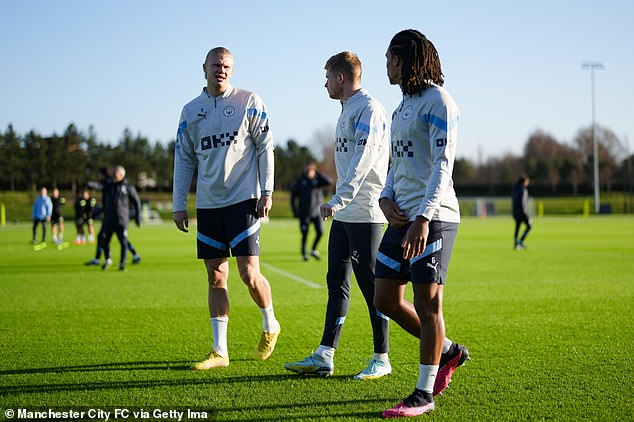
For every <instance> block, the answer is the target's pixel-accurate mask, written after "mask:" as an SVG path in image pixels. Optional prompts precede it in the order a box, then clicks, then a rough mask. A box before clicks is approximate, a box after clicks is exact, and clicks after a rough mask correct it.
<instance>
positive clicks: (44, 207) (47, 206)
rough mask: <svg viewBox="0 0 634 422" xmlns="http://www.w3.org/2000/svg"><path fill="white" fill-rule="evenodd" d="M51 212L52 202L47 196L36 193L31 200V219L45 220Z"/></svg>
mask: <svg viewBox="0 0 634 422" xmlns="http://www.w3.org/2000/svg"><path fill="white" fill-rule="evenodd" d="M52 212H53V203H52V202H51V198H49V197H48V196H42V195H38V196H37V198H35V202H33V214H32V215H33V219H34V220H38V221H43V220H46V219H47V218H48V217H50V216H51V213H52Z"/></svg>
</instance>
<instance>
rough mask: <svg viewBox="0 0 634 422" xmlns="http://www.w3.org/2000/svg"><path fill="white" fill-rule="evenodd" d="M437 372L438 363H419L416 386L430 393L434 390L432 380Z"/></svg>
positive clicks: (434, 379)
mask: <svg viewBox="0 0 634 422" xmlns="http://www.w3.org/2000/svg"><path fill="white" fill-rule="evenodd" d="M437 373H438V365H425V364H422V363H421V364H420V367H419V370H418V384H416V388H417V389H419V390H422V391H425V392H427V393H429V394H431V393H432V392H433V391H434V382H435V381H436V374H437Z"/></svg>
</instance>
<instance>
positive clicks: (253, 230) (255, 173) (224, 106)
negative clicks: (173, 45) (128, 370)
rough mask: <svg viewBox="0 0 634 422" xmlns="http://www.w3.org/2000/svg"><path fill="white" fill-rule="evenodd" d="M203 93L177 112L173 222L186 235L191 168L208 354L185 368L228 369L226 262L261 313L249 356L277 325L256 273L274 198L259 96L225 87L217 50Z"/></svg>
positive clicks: (226, 57) (261, 353)
mask: <svg viewBox="0 0 634 422" xmlns="http://www.w3.org/2000/svg"><path fill="white" fill-rule="evenodd" d="M203 72H204V75H205V79H206V80H207V86H206V87H205V88H203V92H202V93H201V94H200V95H199V96H198V97H196V98H195V99H193V100H192V101H191V102H189V103H188V104H186V105H185V106H184V107H183V111H182V113H181V118H180V123H179V125H178V132H177V135H176V147H175V153H174V189H173V193H174V198H173V202H174V203H173V207H174V208H173V209H174V223H175V224H176V227H177V228H178V229H179V230H181V231H184V232H187V231H188V216H187V208H186V203H187V195H188V193H189V187H190V185H191V181H192V177H193V174H194V167H195V166H196V165H197V166H198V180H197V184H196V215H197V218H198V234H197V249H198V258H199V259H203V260H204V262H205V268H206V269H207V280H208V283H209V287H208V304H209V316H210V322H211V327H212V333H213V350H212V352H211V353H209V354H208V355H207V357H206V359H205V360H203V361H201V362H198V363H196V364H195V365H194V366H193V367H192V369H196V370H206V369H210V368H215V367H222V366H228V365H229V352H228V349H227V326H228V322H229V295H228V291H227V279H228V276H229V263H228V258H229V256H230V255H233V256H235V257H236V262H237V265H238V272H239V273H240V278H241V279H242V281H243V282H244V283H245V284H246V286H247V288H248V289H249V293H250V295H251V298H252V299H253V301H254V302H255V303H256V304H257V306H258V308H259V309H260V312H261V314H262V331H263V332H262V336H261V338H260V343H259V344H258V346H257V348H256V350H255V352H254V357H255V358H256V359H259V360H265V359H268V357H269V356H270V355H271V353H272V352H273V349H274V348H275V344H276V342H277V339H278V336H279V334H280V331H281V329H280V324H279V323H278V321H277V319H276V318H275V313H274V311H273V300H272V295H271V286H270V285H269V282H268V280H267V279H266V278H265V277H264V276H263V275H262V273H261V272H260V260H259V255H260V220H259V218H261V217H266V216H268V213H269V210H270V208H271V205H272V200H271V195H272V193H273V170H274V169H273V165H274V164H273V137H272V134H271V131H270V130H269V118H268V114H267V110H266V107H265V105H264V103H263V102H262V100H261V99H260V97H259V96H258V95H257V94H255V93H252V92H249V91H245V90H242V89H239V88H236V87H234V86H232V85H231V83H230V78H231V76H232V74H233V55H232V54H231V52H230V51H229V50H227V49H226V48H224V47H217V48H214V49H212V50H210V51H209V52H208V53H207V57H206V58H205V62H204V64H203Z"/></svg>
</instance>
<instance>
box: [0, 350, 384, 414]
mask: <svg viewBox="0 0 634 422" xmlns="http://www.w3.org/2000/svg"><path fill="white" fill-rule="evenodd" d="M244 360H247V359H244ZM190 364H191V362H190V361H138V362H119V363H103V364H94V365H76V366H62V367H51V368H31V369H16V370H5V371H0V376H3V375H4V376H7V375H29V374H56V373H57V374H63V373H78V372H88V373H90V372H101V371H119V370H127V371H138V370H141V371H143V370H179V371H189V372H191V373H192V374H197V373H198V372H197V371H190ZM218 373H219V374H220V373H221V372H218ZM198 374H199V373H198ZM194 376H195V378H185V379H183V378H180V377H179V378H178V379H147V380H125V381H94V382H86V381H79V382H67V383H56V384H41V383H37V384H36V383H33V384H22V385H13V386H7V385H2V386H0V397H6V396H13V395H20V394H48V393H61V392H75V391H108V390H125V389H144V388H145V389H151V388H157V387H187V386H193V387H195V386H206V385H209V386H213V387H214V388H218V385H219V384H224V385H230V384H236V385H238V384H242V383H271V382H286V381H293V380H298V379H307V380H308V379H314V380H315V382H319V381H318V380H330V381H340V382H342V381H343V382H347V381H349V380H350V376H348V375H336V376H332V377H327V378H325V377H316V376H307V375H297V374H294V373H291V372H288V373H283V374H270V375H239V376H232V377H220V378H219V377H205V378H199V377H197V376H196V375H194ZM364 403H365V404H372V403H376V404H377V405H378V408H381V406H382V405H385V399H356V400H339V401H323V402H317V401H309V402H296V403H284V404H264V405H262V406H255V407H253V406H250V407H249V408H240V407H236V406H226V407H213V408H209V409H207V410H208V411H210V413H211V415H212V416H216V417H218V416H223V417H229V418H230V419H231V418H239V420H241V421H274V420H280V418H283V419H284V420H305V419H321V418H324V417H326V418H334V419H339V418H351V417H352V418H362V419H376V418H377V416H379V415H380V412H379V411H378V410H377V411H356V412H355V411H347V410H344V409H342V408H341V407H346V406H358V405H363V404H364ZM338 407H339V408H338ZM195 410H200V409H195ZM328 410H331V411H332V412H333V413H330V412H329V411H328ZM262 413H269V414H270V413H275V414H276V415H275V416H270V417H269V416H264V417H263V415H261V414H262ZM258 414H259V416H258Z"/></svg>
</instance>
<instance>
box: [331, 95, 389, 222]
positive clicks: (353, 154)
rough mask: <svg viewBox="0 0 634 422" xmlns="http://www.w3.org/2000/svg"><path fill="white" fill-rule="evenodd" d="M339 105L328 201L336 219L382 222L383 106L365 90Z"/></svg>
mask: <svg viewBox="0 0 634 422" xmlns="http://www.w3.org/2000/svg"><path fill="white" fill-rule="evenodd" d="M341 105H342V111H341V116H339V120H338V121H337V130H336V140H335V166H336V168H337V186H336V191H335V195H334V196H333V197H332V199H331V200H330V201H328V204H329V205H330V206H331V207H332V208H333V209H334V210H335V216H334V219H335V220H337V221H341V222H350V223H385V222H386V221H387V220H386V219H385V216H384V215H383V212H382V211H381V208H379V194H380V193H381V189H383V185H385V179H386V177H387V168H388V164H389V159H390V157H389V155H390V154H389V147H390V144H389V137H388V127H389V122H388V119H387V115H386V113H385V109H384V108H383V106H382V105H381V104H380V103H379V102H378V101H377V100H375V99H374V98H372V97H371V96H370V95H369V94H368V92H367V91H366V90H365V89H361V90H359V91H358V92H356V93H355V94H354V95H353V96H351V97H350V98H348V99H346V100H344V101H342V102H341Z"/></svg>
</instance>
